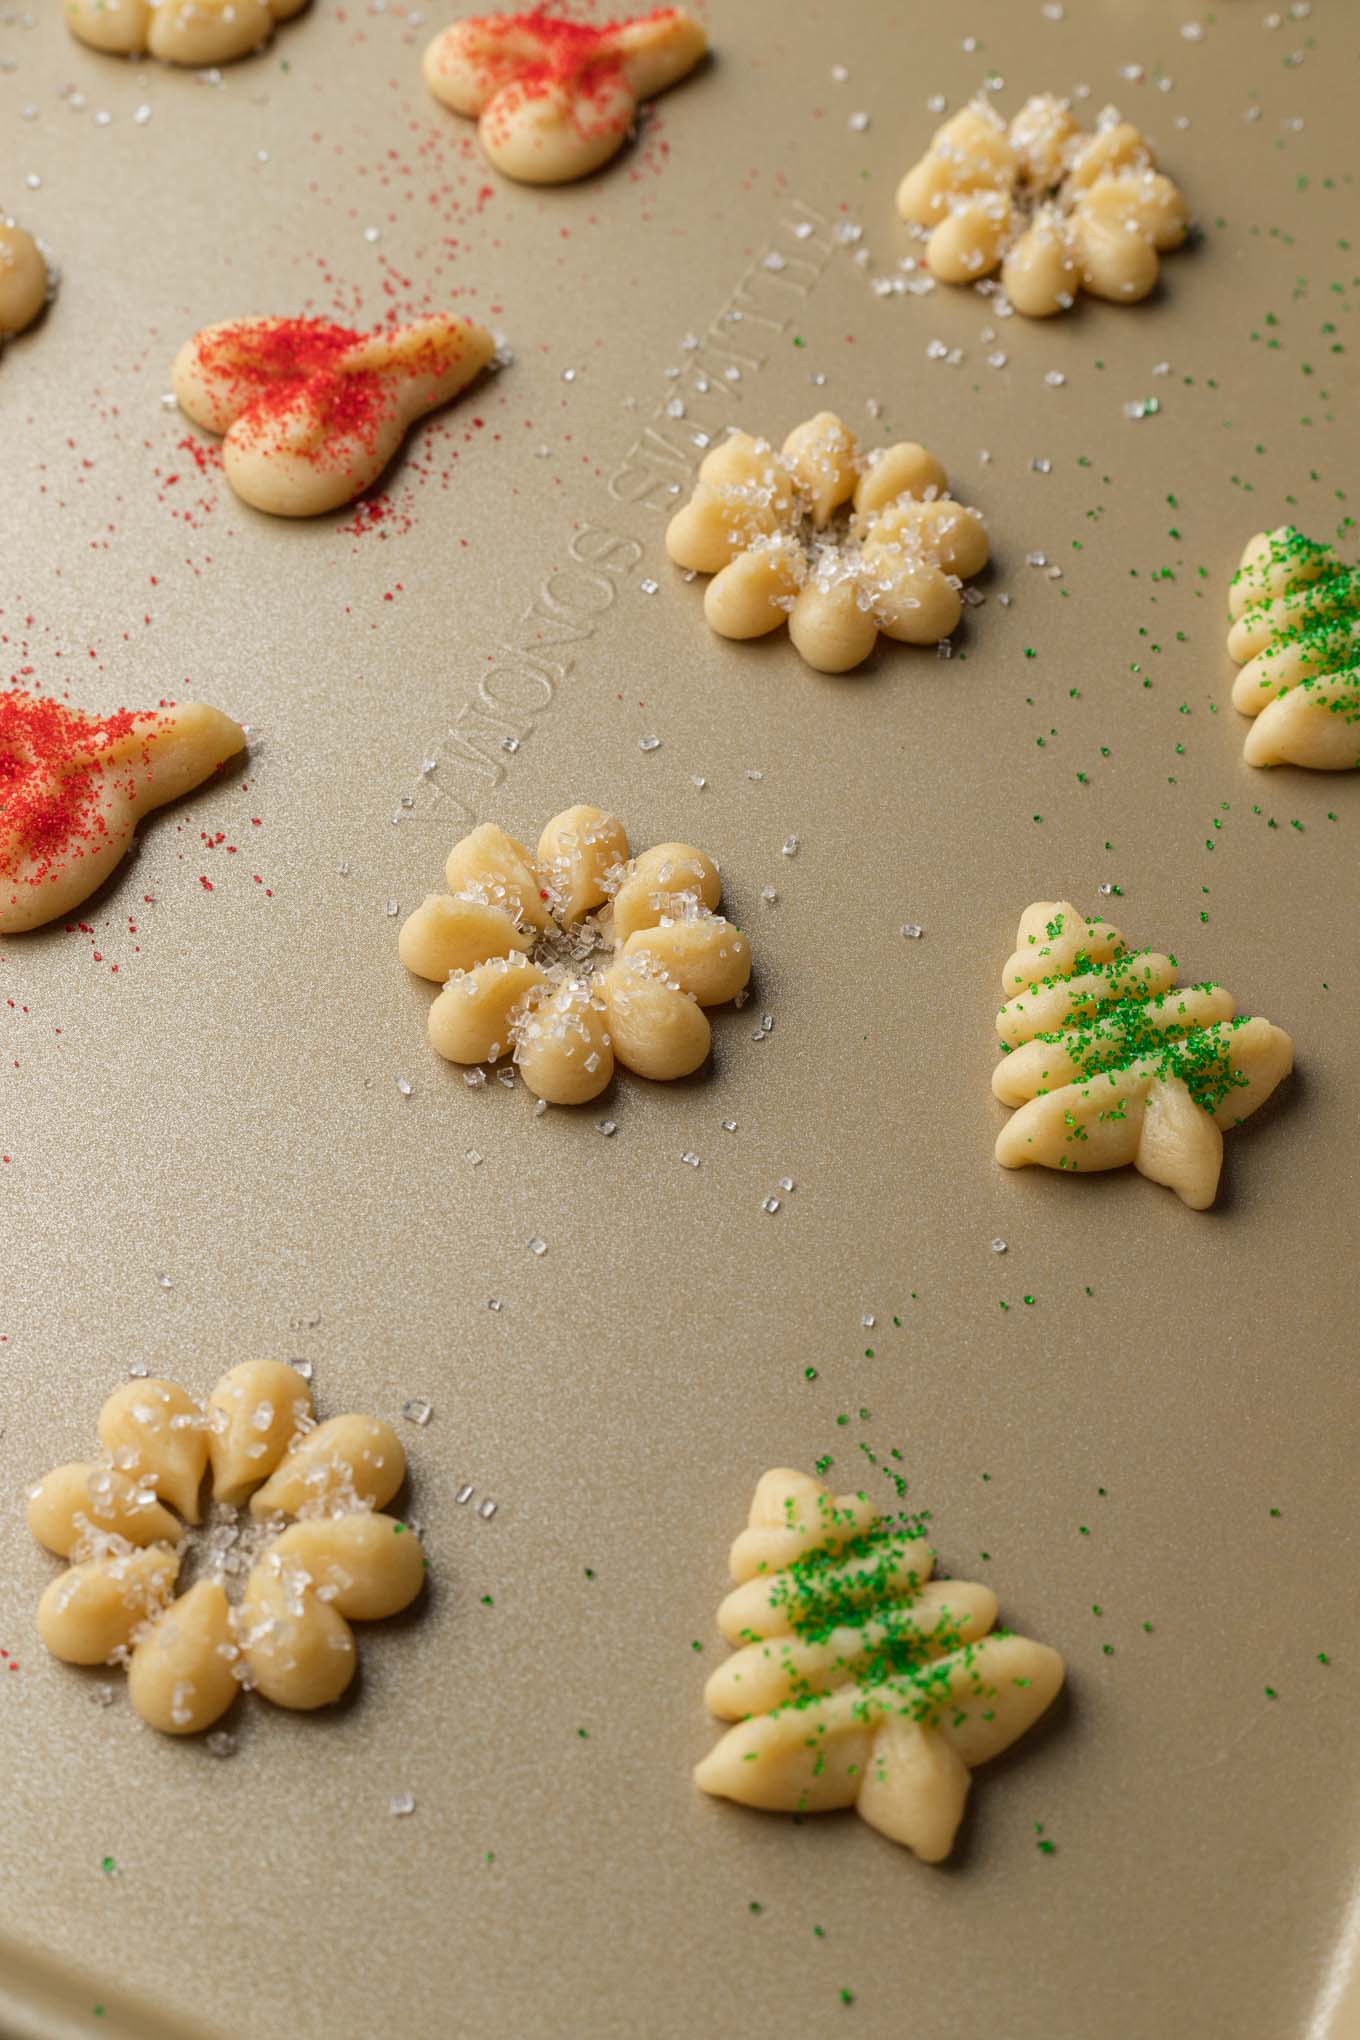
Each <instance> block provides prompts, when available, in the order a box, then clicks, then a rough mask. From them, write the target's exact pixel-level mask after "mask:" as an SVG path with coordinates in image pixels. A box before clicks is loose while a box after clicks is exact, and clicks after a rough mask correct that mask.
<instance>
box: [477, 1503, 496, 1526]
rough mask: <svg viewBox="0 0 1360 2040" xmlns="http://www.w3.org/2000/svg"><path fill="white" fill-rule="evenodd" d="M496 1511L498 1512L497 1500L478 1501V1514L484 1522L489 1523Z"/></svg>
mask: <svg viewBox="0 0 1360 2040" xmlns="http://www.w3.org/2000/svg"><path fill="white" fill-rule="evenodd" d="M495 1513H496V1504H495V1502H492V1501H485V1502H478V1504H477V1514H478V1515H479V1516H480V1517H481V1519H482V1521H483V1522H484V1523H489V1522H490V1521H491V1518H492V1517H493V1516H494V1515H495Z"/></svg>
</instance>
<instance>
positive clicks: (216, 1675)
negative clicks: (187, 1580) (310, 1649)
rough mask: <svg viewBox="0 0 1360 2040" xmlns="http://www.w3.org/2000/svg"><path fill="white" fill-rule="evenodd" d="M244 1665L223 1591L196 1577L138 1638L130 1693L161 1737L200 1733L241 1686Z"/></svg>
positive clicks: (130, 1671)
mask: <svg viewBox="0 0 1360 2040" xmlns="http://www.w3.org/2000/svg"><path fill="white" fill-rule="evenodd" d="M243 1677H244V1666H243V1665H242V1662H241V1650H240V1646H239V1645H238V1643H237V1641H236V1635H235V1630H234V1626H233V1623H232V1617H231V1608H230V1605H229V1603H228V1601H227V1597H226V1595H225V1593H224V1592H223V1591H222V1588H221V1587H220V1586H219V1585H218V1584H217V1582H216V1581H215V1580H198V1581H197V1582H196V1583H195V1584H194V1585H193V1586H192V1587H190V1589H189V1591H188V1593H187V1594H181V1595H180V1597H179V1599H178V1600H177V1601H173V1602H172V1603H171V1604H170V1606H169V1607H168V1608H167V1609H166V1611H165V1613H164V1614H163V1615H160V1616H158V1617H157V1619H156V1620H155V1621H154V1622H153V1623H152V1624H151V1626H150V1628H149V1629H148V1630H147V1631H146V1632H145V1634H144V1635H142V1636H141V1637H139V1638H138V1641H137V1647H136V1649H135V1650H134V1651H133V1653H132V1658H131V1661H130V1663H129V1665H128V1697H129V1698H130V1700H131V1701H132V1704H133V1706H134V1707H135V1708H136V1710H137V1712H138V1713H139V1714H140V1715H141V1717H142V1720H143V1721H144V1722H146V1724H147V1726H148V1727H150V1728H158V1729H159V1730H160V1732H161V1734H162V1735H198V1734H200V1733H201V1731H202V1730H203V1729H205V1728H211V1727H212V1725H213V1723H214V1722H215V1721H220V1720H221V1718H222V1716H223V1715H224V1714H225V1713H226V1711H227V1709H228V1708H229V1707H230V1706H231V1703H232V1701H233V1700H234V1699H235V1698H236V1695H237V1694H238V1693H239V1692H240V1690H241V1680H242V1678H243Z"/></svg>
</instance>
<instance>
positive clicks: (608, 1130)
mask: <svg viewBox="0 0 1360 2040" xmlns="http://www.w3.org/2000/svg"><path fill="white" fill-rule="evenodd" d="M618 1130H619V1127H618V1121H617V1120H616V1119H597V1120H596V1121H595V1131H596V1132H597V1133H602V1134H603V1135H604V1137H605V1139H606V1140H610V1139H612V1138H613V1136H614V1135H615V1134H616V1133H617V1132H618Z"/></svg>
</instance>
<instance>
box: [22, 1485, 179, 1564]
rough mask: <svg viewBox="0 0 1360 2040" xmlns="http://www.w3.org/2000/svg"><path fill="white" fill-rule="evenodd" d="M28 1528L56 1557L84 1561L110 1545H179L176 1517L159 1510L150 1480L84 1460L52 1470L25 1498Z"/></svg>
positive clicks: (164, 1510) (159, 1506)
mask: <svg viewBox="0 0 1360 2040" xmlns="http://www.w3.org/2000/svg"><path fill="white" fill-rule="evenodd" d="M28 1527H29V1529H30V1530H31V1531H32V1532H33V1535H34V1536H35V1537H36V1538H37V1540H38V1542H39V1544H41V1545H42V1546H43V1547H44V1548H45V1549H46V1550H48V1551H51V1552H55V1553H56V1555H57V1557H58V1558H89V1557H92V1556H93V1555H94V1554H95V1553H96V1552H98V1551H100V1550H102V1549H107V1548H108V1547H110V1546H111V1545H112V1544H113V1543H114V1541H115V1540H118V1541H120V1542H122V1543H123V1544H129V1545H146V1544H178V1542H179V1540H180V1538H181V1536H182V1535H183V1534H184V1533H183V1530H182V1529H181V1526H180V1521H179V1518H178V1517H177V1516H173V1515H172V1514H171V1513H170V1511H169V1509H165V1508H162V1507H161V1504H160V1503H159V1502H158V1501H157V1500H156V1490H155V1487H154V1485H153V1482H152V1480H151V1479H148V1478H147V1477H146V1476H143V1477H142V1478H141V1479H138V1480H133V1479H132V1477H131V1475H129V1474H126V1473H120V1472H119V1470H118V1468H117V1467H116V1466H95V1465H92V1464H90V1463H89V1462H88V1461H80V1462H73V1463H72V1464H71V1465H69V1466H54V1467H53V1469H52V1471H51V1473H49V1474H45V1475H44V1477H43V1478H42V1480H40V1481H39V1482H38V1484H37V1486H36V1487H33V1488H30V1489H29V1494H28Z"/></svg>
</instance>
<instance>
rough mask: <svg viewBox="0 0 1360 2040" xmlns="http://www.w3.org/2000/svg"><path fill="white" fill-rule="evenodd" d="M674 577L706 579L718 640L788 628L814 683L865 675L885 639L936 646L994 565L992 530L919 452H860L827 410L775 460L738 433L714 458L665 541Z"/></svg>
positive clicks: (912, 446) (909, 448)
mask: <svg viewBox="0 0 1360 2040" xmlns="http://www.w3.org/2000/svg"><path fill="white" fill-rule="evenodd" d="M666 550H667V552H668V553H669V554H670V556H671V558H672V559H673V560H674V561H675V562H676V564H677V566H681V567H684V568H686V569H688V570H689V571H690V572H691V573H700V574H712V576H713V579H712V580H711V581H710V582H709V584H708V587H707V589H706V591H705V594H704V615H705V617H706V618H707V620H708V624H709V627H710V629H712V630H714V631H716V632H717V634H718V636H719V637H727V638H753V637H764V636H766V635H767V634H768V633H769V632H771V631H774V630H778V629H779V627H780V625H781V624H783V623H787V624H788V627H789V636H790V638H791V639H792V640H793V643H794V645H795V646H796V647H797V649H798V651H799V653H800V654H801V655H802V657H803V659H804V660H805V661H806V663H807V664H808V665H809V666H811V667H813V668H814V670H815V671H817V672H819V673H848V672H850V671H851V670H852V669H853V668H854V667H856V666H859V665H862V664H863V662H864V660H865V659H867V658H868V657H869V655H870V653H871V652H872V651H873V649H874V647H875V645H876V644H877V643H878V639H879V635H880V633H882V634H883V635H884V636H885V637H889V638H895V639H897V640H898V641H899V642H901V643H904V644H938V643H939V642H940V640H941V639H942V638H946V637H948V636H949V635H950V633H951V632H952V631H953V630H954V629H955V627H956V626H957V624H958V621H959V617H960V615H961V613H962V608H963V603H962V597H961V593H960V590H961V587H962V584H963V582H964V581H966V580H970V579H971V578H972V577H973V575H975V574H978V573H980V572H981V571H982V569H983V567H985V566H986V564H987V559H988V542H987V529H986V526H985V524H984V523H983V521H982V519H981V517H980V516H979V515H978V513H977V511H976V510H970V509H968V508H967V507H966V506H965V505H963V504H961V503H955V502H953V501H952V500H951V498H950V497H949V495H948V493H947V477H946V475H945V471H944V469H943V468H942V467H941V466H940V463H939V462H938V461H937V460H936V459H935V457H934V455H933V454H930V453H928V452H927V451H926V449H925V448H924V447H923V446H918V445H917V444H916V443H915V441H903V442H902V443H901V444H900V445H896V446H887V447H878V448H873V449H869V450H867V451H866V450H865V449H863V448H862V447H860V445H859V444H858V442H857V440H856V439H855V437H854V434H853V433H852V432H851V431H850V430H849V428H848V427H847V426H846V425H845V424H844V423H843V422H842V420H841V419H840V418H838V417H837V416H836V414H835V413H834V412H833V411H822V412H819V413H818V415H817V416H816V417H815V418H809V419H807V420H806V421H805V422H804V423H803V424H802V425H797V426H795V427H794V429H793V431H792V432H790V434H789V435H788V437H787V439H786V440H785V441H784V444H783V446H782V447H781V448H780V450H779V452H778V453H776V452H775V451H774V449H773V447H772V446H771V445H770V444H769V442H768V441H766V440H761V439H753V438H752V437H751V436H750V434H749V433H745V432H735V433H733V435H732V436H731V438H730V439H728V440H727V441H725V442H724V444H723V445H722V446H719V447H715V448H714V450H713V451H712V452H711V453H709V454H708V455H706V457H705V459H704V461H703V463H702V465H701V466H700V469H699V478H698V482H697V484H696V486H695V490H694V493H693V495H692V496H691V497H690V500H689V502H688V503H686V504H684V505H683V506H682V507H681V508H680V509H679V510H677V511H676V513H675V515H674V517H672V519H671V521H670V524H669V526H668V527H667V531H666Z"/></svg>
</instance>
